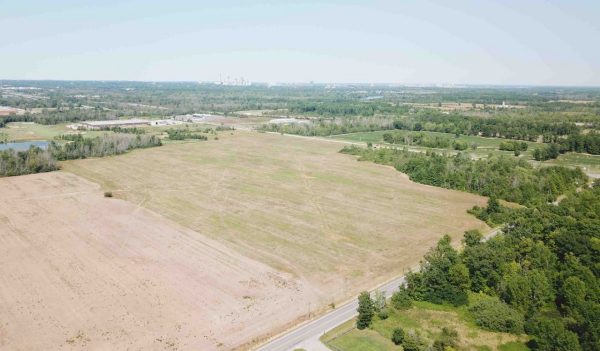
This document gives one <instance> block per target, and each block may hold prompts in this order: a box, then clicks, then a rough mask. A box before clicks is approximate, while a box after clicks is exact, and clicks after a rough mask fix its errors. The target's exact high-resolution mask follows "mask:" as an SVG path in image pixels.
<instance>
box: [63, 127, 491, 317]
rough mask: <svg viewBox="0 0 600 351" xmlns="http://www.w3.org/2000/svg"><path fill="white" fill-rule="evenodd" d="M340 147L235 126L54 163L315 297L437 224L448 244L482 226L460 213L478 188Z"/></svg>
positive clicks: (430, 239)
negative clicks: (297, 282) (440, 184)
mask: <svg viewBox="0 0 600 351" xmlns="http://www.w3.org/2000/svg"><path fill="white" fill-rule="evenodd" d="M339 149H340V145H339V143H335V142H327V141H320V140H313V139H307V138H295V137H288V136H281V135H274V134H257V133H246V132H237V133H235V135H230V134H229V133H226V134H222V135H221V136H220V140H210V141H207V142H194V143H185V144H171V145H166V146H163V147H160V148H154V149H148V150H138V151H135V152H132V153H130V154H127V155H124V156H119V157H109V158H103V159H88V160H80V161H73V162H68V163H65V164H64V165H63V166H64V167H63V168H64V170H66V171H68V172H73V173H75V174H78V175H80V176H83V177H85V178H87V179H89V180H91V181H93V182H96V183H98V184H101V186H102V188H103V189H104V190H108V191H112V192H113V193H114V194H115V196H117V197H119V198H123V199H126V200H128V201H130V202H131V203H134V204H136V205H139V206H141V207H144V208H147V209H150V210H152V211H154V212H156V213H158V214H160V215H163V216H165V217H167V218H168V219H170V220H173V221H175V222H177V223H179V224H181V225H183V226H185V227H187V228H189V229H192V230H194V231H196V232H198V233H200V234H203V235H206V236H207V237H209V238H211V239H214V240H217V241H219V242H221V243H223V244H225V245H226V246H227V247H229V248H232V249H234V250H235V251H237V252H240V253H242V254H244V255H245V256H248V257H250V258H252V259H256V260H258V261H260V262H264V263H266V264H268V265H269V266H271V267H273V268H275V269H278V270H280V271H283V272H287V273H291V274H293V275H294V276H295V277H298V278H301V279H305V280H306V281H308V282H309V283H310V284H311V286H312V289H313V290H314V291H315V292H316V293H317V294H318V296H319V297H320V299H319V301H318V305H320V306H325V305H327V304H329V303H330V302H331V301H333V300H335V301H340V300H342V299H344V298H347V297H349V296H351V295H352V294H354V293H356V292H357V291H358V290H360V289H364V288H367V287H371V286H373V285H374V284H376V283H378V282H383V281H385V280H386V279H388V278H392V277H393V276H396V275H398V274H401V273H403V271H404V270H405V269H407V268H409V267H411V266H414V265H415V263H417V262H418V261H419V259H420V258H421V257H422V255H423V254H424V253H425V252H426V251H427V249H428V248H429V247H431V246H432V245H433V244H434V243H435V242H436V241H437V240H438V239H439V238H440V237H441V236H442V235H443V234H444V233H449V234H451V235H452V236H453V238H455V239H456V240H455V241H456V242H457V243H458V242H459V238H460V237H461V236H462V232H463V231H464V230H467V229H471V228H481V229H485V228H486V227H485V225H484V224H483V223H482V222H480V221H478V220H476V219H475V218H474V217H472V216H470V215H468V214H467V213H466V210H467V209H468V208H470V207H472V206H473V205H483V204H484V203H485V199H484V198H483V197H479V196H476V195H472V194H467V193H462V192H458V191H451V190H445V189H440V188H435V187H431V186H426V185H421V184H416V183H413V182H411V181H409V180H408V178H407V177H406V176H405V175H403V174H402V173H399V172H397V171H395V170H394V169H392V168H390V167H385V166H379V165H374V164H372V163H361V162H357V161H356V160H355V159H354V158H353V157H351V156H348V155H343V154H339V153H338V150H339ZM313 308H314V305H313Z"/></svg>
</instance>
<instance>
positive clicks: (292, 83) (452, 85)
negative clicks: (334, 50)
mask: <svg viewBox="0 0 600 351" xmlns="http://www.w3.org/2000/svg"><path fill="white" fill-rule="evenodd" d="M0 82H115V83H196V84H198V85H209V84H212V85H220V86H229V87H252V86H265V85H266V86H269V85H271V86H273V85H283V86H310V85H316V86H319V85H339V86H352V85H354V86H388V87H394V86H397V87H419V88H427V87H431V88H460V87H506V88H563V87H564V88H600V84H599V85H575V84H535V83H527V84H518V83H514V84H513V83H511V84H498V83H400V82H325V81H323V82H318V81H304V82H302V81H288V82H286V81H251V80H248V81H247V82H248V83H249V84H221V83H220V82H219V81H217V80H132V79H54V78H52V79H30V78H27V79H19V78H0Z"/></svg>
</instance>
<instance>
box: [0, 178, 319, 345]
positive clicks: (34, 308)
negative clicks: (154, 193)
mask: <svg viewBox="0 0 600 351" xmlns="http://www.w3.org/2000/svg"><path fill="white" fill-rule="evenodd" d="M0 194H1V196H2V201H0V243H1V244H0V350H60V349H64V350H82V349H88V350H92V349H93V350H216V349H231V348H233V347H236V346H239V345H242V344H245V343H247V342H249V341H251V340H252V339H253V338H255V337H257V336H259V335H262V334H264V333H267V332H269V331H270V330H271V329H274V328H278V327H281V326H284V325H285V324H286V323H289V322H291V321H293V320H295V319H296V318H298V316H300V315H302V314H304V313H305V306H306V303H307V302H308V301H314V295H313V294H312V293H311V290H310V289H309V288H308V287H307V286H306V285H305V284H303V283H302V281H300V280H298V279H295V278H293V277H291V276H290V275H289V274H285V273H281V272H277V271H275V270H274V269H272V268H270V267H268V266H266V265H264V264H262V263H259V262H256V261H254V260H251V259H249V258H247V257H244V256H242V255H240V254H239V253H236V252H234V251H232V250H231V249H229V248H226V247H224V246H223V245H222V244H220V243H218V242H216V241H214V240H211V239H208V238H206V237H205V236H203V235H200V234H198V233H196V232H194V231H191V230H189V229H186V228H184V227H182V226H180V225H178V224H176V223H173V222H171V221H169V220H168V219H165V218H164V217H161V216H159V215H156V214H154V213H152V212H150V211H148V210H145V209H143V208H140V207H138V206H136V205H134V204H131V203H129V202H126V201H122V200H119V199H114V198H113V199H111V198H105V197H104V196H103V193H102V191H101V189H100V187H99V186H98V185H96V184H93V183H91V182H88V181H86V180H84V179H82V178H80V177H77V176H75V175H73V174H69V173H64V172H54V173H45V174H36V175H28V176H21V177H12V178H0Z"/></svg>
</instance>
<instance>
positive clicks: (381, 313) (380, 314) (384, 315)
mask: <svg viewBox="0 0 600 351" xmlns="http://www.w3.org/2000/svg"><path fill="white" fill-rule="evenodd" d="M389 316H390V315H389V313H388V311H387V309H385V308H383V309H381V310H380V311H379V312H377V317H379V319H382V320H385V319H388V317H389Z"/></svg>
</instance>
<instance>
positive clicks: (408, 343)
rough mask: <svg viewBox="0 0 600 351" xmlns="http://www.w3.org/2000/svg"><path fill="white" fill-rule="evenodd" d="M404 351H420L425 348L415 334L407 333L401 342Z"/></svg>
mask: <svg viewBox="0 0 600 351" xmlns="http://www.w3.org/2000/svg"><path fill="white" fill-rule="evenodd" d="M402 348H403V349H404V351H422V350H423V349H424V348H425V347H424V345H423V341H422V340H421V338H420V337H419V335H418V334H416V333H408V334H406V336H405V337H404V341H403V342H402Z"/></svg>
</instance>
